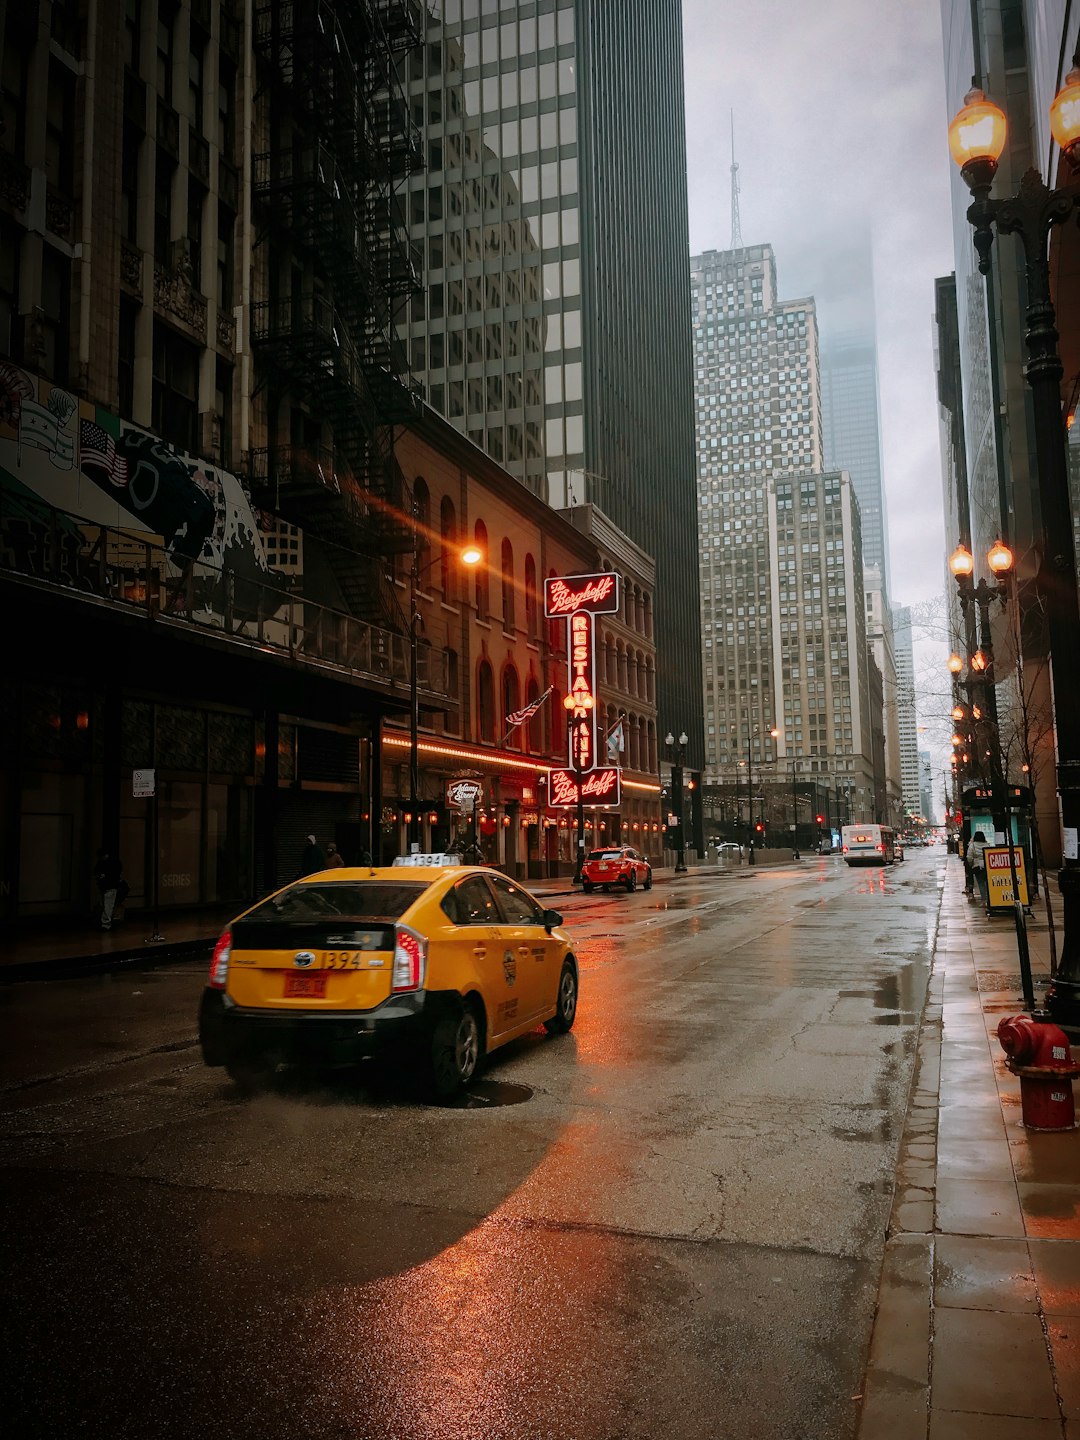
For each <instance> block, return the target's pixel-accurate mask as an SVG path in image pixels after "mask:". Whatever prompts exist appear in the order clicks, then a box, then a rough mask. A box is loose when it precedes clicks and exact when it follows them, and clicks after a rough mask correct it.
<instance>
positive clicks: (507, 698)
mask: <svg viewBox="0 0 1080 1440" xmlns="http://www.w3.org/2000/svg"><path fill="white" fill-rule="evenodd" d="M502 701H503V718H502V721H501V726H502V730H503V731H504V732H505V731H506V730H508V729H509V728H510V718H509V717H510V716H511V715H512V714H513V713H514V711H515V710H520V709H521V682H520V681H519V680H518V673H517V671H516V670H515V669H514V667H513V665H507V666H506V668H505V669H504V670H503V677H502ZM522 729H523V727H522V726H521V725H516V726H515V727H514V729H513V730H512V731H511V732H510V734H509V736H507V741H506V743H507V745H509V746H511V747H512V748H513V749H515V750H520V749H521V748H522V740H523V738H524V737H523V735H522Z"/></svg>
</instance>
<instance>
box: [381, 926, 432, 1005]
mask: <svg viewBox="0 0 1080 1440" xmlns="http://www.w3.org/2000/svg"><path fill="white" fill-rule="evenodd" d="M426 961H427V938H426V936H424V935H418V934H417V932H416V931H415V930H410V928H409V927H408V925H395V926H394V971H393V978H392V980H391V983H390V988H391V990H392V991H394V992H395V993H400V992H402V991H405V990H419V989H420V987H421V985H423V983H424V965H425V962H426Z"/></svg>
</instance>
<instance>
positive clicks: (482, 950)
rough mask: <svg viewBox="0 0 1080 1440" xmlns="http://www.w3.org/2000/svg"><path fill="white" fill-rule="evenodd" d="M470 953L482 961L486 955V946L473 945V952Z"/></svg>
mask: <svg viewBox="0 0 1080 1440" xmlns="http://www.w3.org/2000/svg"><path fill="white" fill-rule="evenodd" d="M472 953H473V954H474V955H475V956H476V957H477V958H478V959H480V960H482V959H483V958H484V956H485V955H486V954H487V946H486V945H474V946H473V952H472Z"/></svg>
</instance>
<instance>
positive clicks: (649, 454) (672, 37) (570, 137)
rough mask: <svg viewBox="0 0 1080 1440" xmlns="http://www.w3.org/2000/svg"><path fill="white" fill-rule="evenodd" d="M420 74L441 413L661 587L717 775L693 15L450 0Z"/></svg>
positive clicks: (669, 670)
mask: <svg viewBox="0 0 1080 1440" xmlns="http://www.w3.org/2000/svg"><path fill="white" fill-rule="evenodd" d="M430 9H431V14H430V20H429V25H428V34H427V43H426V45H425V47H424V50H423V52H422V53H417V54H416V55H415V56H413V57H412V58H411V60H410V62H409V71H408V83H409V97H410V104H411V107H412V113H413V119H414V120H415V121H416V123H417V124H418V125H419V126H421V128H422V131H423V135H424V140H425V145H426V151H427V170H426V172H425V173H423V174H418V175H416V176H414V177H412V179H411V180H410V182H409V194H408V205H409V225H410V233H411V236H412V238H413V241H414V242H415V243H416V244H417V245H418V246H420V247H422V249H423V256H422V260H423V264H424V268H425V282H426V290H425V293H424V294H422V295H418V296H417V297H416V298H415V300H414V302H413V304H412V305H411V307H410V311H409V316H408V320H407V322H406V323H405V324H404V325H403V326H402V330H401V334H402V337H403V338H404V339H406V340H407V341H408V344H409V347H410V353H411V360H412V368H413V372H414V374H415V376H416V377H417V378H418V380H420V381H421V382H422V383H423V385H424V386H425V389H426V393H427V398H428V400H429V402H430V404H431V405H432V406H434V407H435V408H436V409H438V410H440V411H442V413H443V414H445V415H446V416H447V417H448V419H449V420H450V421H451V422H452V423H453V424H454V425H456V426H457V427H458V428H459V429H460V430H462V431H463V432H464V433H465V434H467V435H468V436H469V437H470V439H472V440H474V441H475V442H476V443H477V444H478V445H481V446H483V448H484V449H485V450H486V451H487V452H488V454H489V455H491V456H492V457H493V458H495V459H497V460H499V461H501V462H502V464H503V465H505V467H506V468H507V470H509V471H510V473H511V474H513V475H516V476H518V477H519V478H520V479H521V480H522V481H523V482H524V483H525V484H527V485H528V486H529V487H530V488H531V489H532V490H534V491H535V492H536V493H537V494H539V495H541V496H543V498H544V499H546V500H547V501H548V502H549V503H550V504H552V505H554V506H556V507H559V508H563V507H567V506H573V505H576V504H582V503H585V502H591V503H593V504H595V505H597V506H598V507H599V508H600V509H601V510H603V511H604V512H605V513H606V514H607V515H608V516H609V517H610V519H611V520H612V521H614V523H615V524H616V525H617V526H619V528H620V529H622V530H624V531H625V532H626V533H627V534H628V535H629V536H630V537H631V539H633V540H634V541H635V542H636V543H637V544H639V545H641V546H642V547H643V548H644V549H645V550H646V551H648V553H649V554H651V555H652V556H653V557H654V558H655V560H656V562H657V568H658V573H659V580H658V586H657V594H656V603H655V616H656V622H655V623H656V643H657V663H658V692H659V693H658V701H659V707H660V719H659V726H660V733H661V735H663V734H664V733H665V731H666V730H668V729H671V730H673V731H675V733H678V732H679V731H680V730H686V732H687V733H688V735H689V736H690V747H689V752H690V763H691V764H692V765H693V766H694V767H695V768H699V767H700V765H701V763H702V760H703V758H704V757H703V754H702V739H703V737H702V721H701V698H700V697H701V653H700V643H699V636H700V631H699V607H698V594H697V583H698V582H697V558H696V542H695V536H696V525H697V522H696V513H695V494H694V437H693V389H692V385H693V380H692V364H691V336H690V304H689V295H688V291H687V285H686V256H687V252H688V248H689V242H688V232H687V208H686V147H685V131H684V118H683V70H682V15H681V5H680V4H679V0H624V3H620V4H617V5H613V4H611V3H602V0H501V3H500V0H436V3H433V4H432V6H431V7H430Z"/></svg>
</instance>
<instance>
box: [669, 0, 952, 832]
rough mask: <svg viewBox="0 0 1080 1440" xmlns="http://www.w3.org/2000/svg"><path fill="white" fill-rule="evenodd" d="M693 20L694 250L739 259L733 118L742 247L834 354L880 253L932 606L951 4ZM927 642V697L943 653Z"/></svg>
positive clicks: (923, 587)
mask: <svg viewBox="0 0 1080 1440" xmlns="http://www.w3.org/2000/svg"><path fill="white" fill-rule="evenodd" d="M683 17H684V29H685V36H686V127H687V152H688V168H689V190H690V249H691V252H692V253H694V254H697V253H699V252H700V251H702V250H711V249H717V250H723V249H726V248H727V247H728V246H729V245H730V243H731V176H730V170H729V165H730V158H731V157H730V142H729V124H730V122H729V112H730V111H732V110H734V112H735V158H736V160H737V161H738V162H739V181H740V210H741V218H742V237H743V243H744V244H746V245H754V244H765V243H767V244H771V245H772V247H773V249H774V251H775V253H776V269H777V280H778V285H779V291H780V295H781V297H782V298H784V299H789V298H797V297H801V296H804V295H813V296H814V297H815V299H816V300H817V304H818V324H819V328H820V330H821V334H822V338H823V340H827V339H828V336H829V333H830V331H831V330H835V329H836V328H838V327H842V326H843V325H844V323H845V318H846V315H845V312H846V311H847V310H848V308H849V306H850V300H851V297H850V292H849V291H848V290H847V289H846V287H845V269H846V261H845V256H846V255H850V253H851V251H852V248H853V247H855V248H856V249H857V248H858V246H859V244H860V243H861V240H862V237H864V236H867V235H868V237H869V242H870V244H871V247H872V252H873V264H874V281H875V284H874V291H875V304H876V312H877V344H878V367H879V383H880V392H881V425H882V448H883V452H884V465H885V491H886V504H887V506H888V513H889V540H890V578H891V592H892V593H891V598H892V601H893V603H894V604H912V603H914V604H920V603H921V602H926V601H930V600H932V599H933V598H934V597H935V596H938V595H940V593H941V590H942V577H943V568H944V547H945V540H944V529H943V523H942V502H941V458H940V449H939V441H938V419H937V399H936V384H935V377H934V359H933V333H932V323H931V317H932V315H933V310H934V280H935V278H936V277H937V276H939V275H947V274H949V273H950V272H951V271H952V270H953V268H954V262H953V251H952V243H953V242H952V222H951V215H950V201H949V174H948V167H949V164H950V161H949V156H948V147H947V141H946V127H947V124H948V120H949V117H948V115H947V114H946V105H945V84H944V67H943V59H942V44H941V22H940V13H939V4H938V0H820V3H817V4H809V5H808V4H804V3H798V0H683ZM915 640H916V646H915V648H916V681H917V682H918V679H919V676H920V672H922V673H923V674H926V672H927V667H928V666H929V667H930V669H931V671H933V670H936V668H937V665H938V663H940V659H939V657H943V656H944V653H945V647H944V644H943V643H942V642H940V641H933V640H931V639H930V638H929V637H927V638H925V639H922V638H920V635H919V633H918V632H916V637H915ZM920 708H923V707H920ZM935 708H940V702H939V700H938V699H936V698H932V697H928V705H927V709H928V710H933V709H935ZM923 718H924V720H925V722H927V723H929V722H930V721H931V716H930V714H929V713H927V714H925V715H924V717H923ZM919 738H920V744H922V745H926V744H927V742H928V741H929V740H930V738H931V737H930V735H929V734H928V733H927V734H924V735H920V737H919ZM933 748H934V750H935V752H937V749H938V747H937V746H936V745H935V746H934V747H933ZM934 768H935V770H940V768H941V765H940V763H939V760H938V755H937V754H935V766H934ZM935 788H936V790H937V791H939V790H940V781H938V782H937V784H936V787H935ZM939 808H940V800H939Z"/></svg>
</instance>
